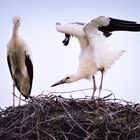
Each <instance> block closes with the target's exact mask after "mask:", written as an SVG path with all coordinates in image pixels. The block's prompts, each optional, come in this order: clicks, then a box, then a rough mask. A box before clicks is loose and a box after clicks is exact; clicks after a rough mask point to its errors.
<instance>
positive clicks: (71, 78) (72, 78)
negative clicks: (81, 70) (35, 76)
mask: <svg viewBox="0 0 140 140" xmlns="http://www.w3.org/2000/svg"><path fill="white" fill-rule="evenodd" d="M79 79H80V78H79V77H77V76H76V75H75V74H69V75H67V76H65V77H64V78H63V79H61V80H59V81H58V82H56V83H54V84H53V85H51V87H54V86H57V85H60V84H65V83H72V82H75V81H77V80H79Z"/></svg>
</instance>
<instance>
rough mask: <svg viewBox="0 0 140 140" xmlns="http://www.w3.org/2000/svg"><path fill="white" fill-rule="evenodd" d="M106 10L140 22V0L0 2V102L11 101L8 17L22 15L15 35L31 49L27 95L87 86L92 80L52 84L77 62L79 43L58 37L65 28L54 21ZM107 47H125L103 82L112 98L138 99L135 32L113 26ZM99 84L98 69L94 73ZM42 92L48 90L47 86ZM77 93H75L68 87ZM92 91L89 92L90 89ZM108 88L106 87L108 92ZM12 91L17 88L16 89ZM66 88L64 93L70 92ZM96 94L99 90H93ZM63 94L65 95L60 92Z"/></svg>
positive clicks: (139, 51)
mask: <svg viewBox="0 0 140 140" xmlns="http://www.w3.org/2000/svg"><path fill="white" fill-rule="evenodd" d="M101 15H102V16H108V17H113V18H120V19H126V20H134V21H138V22H140V1H139V0H135V1H134V0H124V1H123V0H117V1H113V0H107V1H105V0H104V1H103V0H77V1H76V0H69V1H65V0H50V1H49V0H20V1H19V0H12V1H10V0H3V2H2V1H1V2H0V77H1V78H0V85H1V88H0V107H2V108H3V107H8V106H11V105H12V78H11V75H10V72H9V69H8V64H7V46H6V45H7V43H8V41H9V39H10V37H11V34H12V28H13V23H12V17H13V16H19V17H20V18H21V26H20V35H21V36H22V38H24V40H25V41H26V43H27V44H28V46H29V47H30V49H31V51H32V55H33V64H34V79H33V87H32V92H31V95H34V96H36V95H39V94H41V93H42V92H43V91H45V90H49V91H58V92H64V91H71V90H80V89H83V88H85V89H86V88H92V81H87V80H81V81H78V82H75V83H71V84H64V85H60V86H58V87H54V88H51V87H50V86H51V85H52V84H53V83H54V82H56V81H58V80H60V79H62V78H63V77H64V76H65V75H66V74H70V73H74V72H75V71H76V70H77V68H78V63H79V60H78V55H79V52H80V47H79V44H78V41H77V39H75V38H72V39H71V40H70V44H69V46H63V44H62V43H61V42H62V40H63V39H64V34H62V33H59V32H57V31H56V28H55V23H56V22H62V23H68V22H75V21H78V22H85V23H87V22H89V21H91V20H92V19H94V18H95V17H97V16H101ZM110 42H111V45H112V47H116V48H118V49H121V50H125V51H126V52H125V53H124V55H123V56H122V57H121V58H120V59H119V60H118V61H117V62H116V63H115V64H114V65H113V66H112V68H111V69H109V70H108V71H107V73H106V74H105V77H104V83H103V88H105V89H110V90H112V91H113V92H114V93H115V97H116V98H120V99H125V100H128V101H134V102H140V98H139V91H140V84H139V83H140V73H139V72H140V62H139V61H140V45H139V44H140V33H132V32H117V33H114V34H113V36H112V37H111V38H110ZM96 77H97V81H98V82H97V83H98V85H99V78H100V74H97V76H96ZM85 93H86V92H85ZM44 94H47V92H46V93H45V92H44ZM73 94H74V95H73V96H75V97H81V96H82V95H81V94H80V93H78V92H77V93H76V92H75V93H73ZM91 94H92V91H90V93H89V94H88V95H91ZM108 94H109V93H108ZM16 95H17V96H19V92H18V91H17V90H16ZM70 95H71V94H67V95H66V96H67V97H70ZM97 95H98V94H97ZM62 96H64V97H65V94H63V95H62Z"/></svg>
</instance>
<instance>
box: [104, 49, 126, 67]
mask: <svg viewBox="0 0 140 140" xmlns="http://www.w3.org/2000/svg"><path fill="white" fill-rule="evenodd" d="M124 52H125V51H124V50H117V51H112V52H110V53H109V55H108V56H107V57H106V62H107V63H106V66H107V67H108V68H109V67H110V66H111V65H113V64H114V63H115V62H116V60H118V59H119V58H120V57H121V56H122V55H123V53H124Z"/></svg>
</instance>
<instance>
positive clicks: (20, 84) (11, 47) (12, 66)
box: [7, 17, 33, 105]
mask: <svg viewBox="0 0 140 140" xmlns="http://www.w3.org/2000/svg"><path fill="white" fill-rule="evenodd" d="M13 24H14V25H13V33H12V37H11V39H10V41H9V43H8V44H7V62H8V66H9V70H10V73H11V76H12V79H13V105H14V94H15V86H16V87H17V89H18V90H19V92H20V95H21V94H22V95H23V96H24V97H25V98H26V99H27V98H28V97H29V95H30V92H31V88H32V80H33V64H32V61H31V52H30V50H29V47H28V46H27V44H26V42H25V41H24V40H23V39H22V38H21V37H20V36H19V27H20V18H19V17H13Z"/></svg>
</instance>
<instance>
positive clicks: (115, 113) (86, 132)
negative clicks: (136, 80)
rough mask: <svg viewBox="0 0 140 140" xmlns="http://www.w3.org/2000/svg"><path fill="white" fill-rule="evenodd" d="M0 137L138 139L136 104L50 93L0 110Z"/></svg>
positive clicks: (27, 139)
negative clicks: (65, 96) (67, 96)
mask: <svg viewBox="0 0 140 140" xmlns="http://www.w3.org/2000/svg"><path fill="white" fill-rule="evenodd" d="M0 139H1V140H20V139H22V140H139V139H140V105H139V104H134V103H131V102H127V101H122V100H118V99H115V98H114V99H110V98H109V96H108V97H104V98H100V99H94V100H91V99H89V98H87V97H85V98H82V99H73V98H69V99H66V98H63V97H61V96H56V95H53V94H49V95H40V96H37V97H33V98H32V99H30V100H29V102H28V103H27V104H25V105H22V106H18V107H8V108H6V109H1V110H0Z"/></svg>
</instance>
